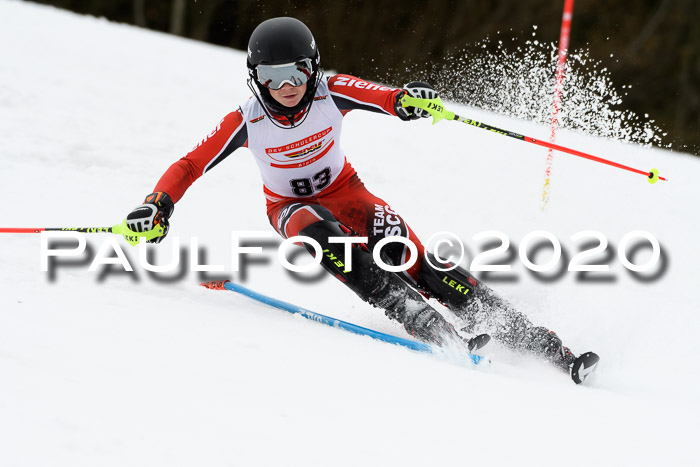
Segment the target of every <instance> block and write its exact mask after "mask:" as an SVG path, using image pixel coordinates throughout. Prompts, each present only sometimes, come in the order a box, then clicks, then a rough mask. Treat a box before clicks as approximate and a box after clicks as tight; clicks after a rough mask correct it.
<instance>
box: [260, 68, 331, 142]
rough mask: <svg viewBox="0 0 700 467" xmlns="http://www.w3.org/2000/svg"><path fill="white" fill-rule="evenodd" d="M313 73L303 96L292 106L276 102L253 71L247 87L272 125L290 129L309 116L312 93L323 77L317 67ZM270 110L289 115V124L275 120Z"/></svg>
mask: <svg viewBox="0 0 700 467" xmlns="http://www.w3.org/2000/svg"><path fill="white" fill-rule="evenodd" d="M315 75H316V76H315V77H314V76H312V79H310V80H309V81H307V84H309V86H307V89H306V93H304V97H302V98H301V101H300V102H299V103H298V104H297V105H295V106H294V107H285V106H283V105H282V104H280V103H279V102H277V101H276V100H275V99H274V98H273V97H272V95H271V94H270V91H269V90H268V89H267V88H266V87H264V86H262V85H261V84H260V83H258V82H257V80H256V79H255V76H254V74H253V73H250V74H249V78H248V88H249V89H250V90H251V92H252V93H253V95H254V96H255V98H256V99H257V100H258V102H259V103H260V105H261V106H262V108H263V110H264V111H265V114H266V115H267V117H268V118H269V119H270V121H271V122H272V123H273V125H275V126H276V127H278V128H283V129H291V128H296V127H297V126H299V125H301V124H302V123H304V121H305V120H306V117H308V116H309V111H310V110H311V105H312V104H313V102H314V95H315V94H316V89H317V88H318V83H320V82H321V78H322V77H323V70H322V69H320V68H319V70H318V71H317V72H315ZM253 83H255V85H253ZM304 110H306V113H305V114H304V117H303V118H302V119H301V120H300V121H299V122H294V120H293V117H294V115H296V114H298V113H299V112H302V111H304ZM270 112H272V113H275V114H277V115H284V116H288V117H291V118H290V119H289V126H287V125H282V124H280V123H279V122H278V121H277V119H276V118H274V117H273V116H272V115H271V114H270Z"/></svg>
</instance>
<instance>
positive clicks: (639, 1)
mask: <svg viewBox="0 0 700 467" xmlns="http://www.w3.org/2000/svg"><path fill="white" fill-rule="evenodd" d="M35 1H37V0H35ZM38 3H45V4H52V5H55V6H58V7H61V8H66V9H70V10H73V11H76V12H79V13H86V14H90V15H95V16H104V17H106V18H108V19H110V20H112V21H118V22H125V23H132V24H135V25H138V26H141V27H147V28H150V29H154V30H158V31H164V32H170V33H172V34H177V35H181V36H184V37H189V38H193V39H197V40H202V41H207V42H211V43H214V44H219V45H224V46H230V47H233V48H236V49H241V50H243V49H245V48H246V47H247V42H248V37H249V35H250V33H251V32H252V31H253V29H254V28H255V26H256V25H257V24H258V23H260V22H261V21H263V20H265V19H268V18H271V17H275V16H295V17H297V18H299V19H300V20H302V21H304V22H305V23H306V24H307V25H308V26H309V27H310V28H311V30H312V31H313V33H314V36H315V37H316V41H317V43H318V44H319V49H320V51H321V56H322V59H323V66H324V67H325V68H326V69H335V70H341V71H342V72H344V73H351V74H356V75H360V76H362V77H363V78H367V79H375V80H376V79H383V78H386V77H387V76H389V75H391V76H392V77H395V78H396V79H407V78H409V77H408V76H401V73H402V70H405V69H406V67H407V66H408V65H409V64H416V63H432V64H436V63H440V62H441V60H442V59H443V57H445V56H446V55H448V54H449V53H455V52H457V51H459V50H460V49H462V48H464V47H465V46H467V45H469V44H474V43H477V42H480V41H482V40H483V39H485V38H486V37H487V36H489V37H494V36H495V35H496V34H497V32H499V31H500V37H499V38H509V37H510V36H514V37H518V38H519V39H518V40H519V41H520V42H522V41H524V40H525V39H528V38H530V37H529V35H530V33H531V32H532V26H533V25H537V26H538V29H537V39H538V40H539V41H540V42H547V43H548V42H556V41H557V40H558V38H559V27H560V24H561V15H562V9H563V4H564V2H563V0H559V1H557V0H527V1H525V0H493V1H483V0H381V1H380V0H374V1H368V0H345V1H342V0H337V1H318V0H317V1H313V0H38ZM570 45H571V48H572V49H576V48H588V49H589V50H590V55H591V57H592V58H594V59H596V60H600V61H601V62H602V64H603V66H605V67H607V68H608V70H609V71H610V73H611V79H612V82H613V83H615V85H616V86H617V87H618V89H620V88H621V87H622V85H631V89H625V90H624V92H622V93H621V94H626V95H625V98H624V102H623V104H622V105H623V107H624V108H627V109H629V110H631V111H633V112H635V113H636V114H638V115H644V114H649V115H650V118H652V119H654V120H655V122H656V124H658V125H659V126H660V127H661V128H662V129H663V130H664V131H667V132H668V136H667V137H666V138H665V141H666V142H672V143H673V146H674V148H676V149H679V150H683V151H688V152H692V153H694V154H698V155H700V1H698V0H626V1H610V0H576V2H575V6H574V18H573V24H572V31H571V44H570ZM611 55H612V57H611Z"/></svg>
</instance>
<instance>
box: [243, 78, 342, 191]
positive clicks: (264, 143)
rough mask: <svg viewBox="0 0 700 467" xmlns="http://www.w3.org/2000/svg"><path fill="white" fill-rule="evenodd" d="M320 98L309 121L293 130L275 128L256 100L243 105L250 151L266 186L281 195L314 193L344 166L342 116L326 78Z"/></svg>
mask: <svg viewBox="0 0 700 467" xmlns="http://www.w3.org/2000/svg"><path fill="white" fill-rule="evenodd" d="M316 98H317V100H315V101H314V103H313V105H312V106H311V110H310V111H309V115H308V116H307V117H306V120H304V121H303V122H302V123H301V124H300V125H299V126H298V127H295V128H279V127H277V126H276V125H275V124H274V123H272V122H271V121H270V119H269V117H267V116H266V115H265V111H264V110H263V108H262V106H261V105H260V103H259V102H258V100H257V99H255V98H252V99H250V100H248V102H246V104H245V105H243V106H242V107H241V110H242V112H243V118H244V119H245V124H246V127H247V129H248V149H250V150H251V151H252V153H253V156H254V157H255V162H257V164H258V167H259V169H260V174H261V175H262V179H263V183H264V184H265V187H267V189H268V190H270V191H272V192H274V193H276V194H278V195H281V196H285V197H292V198H294V197H307V196H313V195H316V194H318V193H320V192H321V191H322V190H324V189H325V188H326V187H328V186H329V185H330V184H331V183H332V182H333V180H335V179H336V177H337V176H338V175H339V174H340V172H341V171H342V170H343V166H344V164H345V154H344V153H343V151H342V149H341V148H340V132H341V130H342V126H343V115H342V114H341V113H340V111H339V110H338V107H336V105H335V103H334V102H333V99H332V98H331V96H330V93H329V92H328V86H327V84H326V82H325V80H322V81H321V83H320V84H319V85H318V89H317V90H316ZM261 117H264V118H261Z"/></svg>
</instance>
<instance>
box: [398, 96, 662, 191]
mask: <svg viewBox="0 0 700 467" xmlns="http://www.w3.org/2000/svg"><path fill="white" fill-rule="evenodd" d="M401 105H402V106H404V107H418V108H420V109H423V110H426V111H427V112H429V113H430V114H431V115H432V116H433V125H434V124H436V123H437V122H439V121H440V120H456V121H458V122H462V123H466V124H467V125H471V126H474V127H477V128H483V129H484V130H487V131H491V132H494V133H498V134H499V135H505V136H510V137H511V138H515V139H518V140H520V141H525V142H526V143H532V144H537V145H539V146H544V147H546V148H550V149H555V150H557V151H561V152H565V153H567V154H571V155H574V156H578V157H583V158H584V159H589V160H592V161H595V162H600V163H601V164H607V165H610V166H612V167H617V168H618V169H624V170H628V171H630V172H634V173H637V174H640V175H644V176H645V177H647V179H648V181H649V183H651V184H654V183H656V182H657V181H659V180H667V179H666V178H664V177H661V176H659V171H658V169H651V170H650V171H649V172H645V171H643V170H639V169H635V168H633V167H628V166H626V165H622V164H618V163H617V162H613V161H609V160H607V159H603V158H602V157H597V156H593V155H591V154H586V153H585V152H581V151H577V150H575V149H569V148H567V147H564V146H560V145H558V144H554V143H548V142H546V141H541V140H539V139H535V138H532V137H530V136H524V135H521V134H519V133H515V132H513V131H510V130H503V129H501V128H497V127H495V126H491V125H488V124H486V123H482V122H477V121H476V120H472V119H470V118H465V117H460V116H459V115H457V114H455V113H454V112H450V111H449V110H447V109H446V108H445V106H444V105H443V103H442V100H441V99H440V98H439V97H437V98H435V99H418V98H415V97H411V96H403V97H402V98H401Z"/></svg>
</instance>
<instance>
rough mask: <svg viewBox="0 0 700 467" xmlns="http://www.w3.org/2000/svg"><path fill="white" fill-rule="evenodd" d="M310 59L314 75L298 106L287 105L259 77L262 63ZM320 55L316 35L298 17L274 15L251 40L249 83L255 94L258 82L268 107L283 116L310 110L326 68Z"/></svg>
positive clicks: (277, 63) (258, 27)
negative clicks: (274, 95)
mask: <svg viewBox="0 0 700 467" xmlns="http://www.w3.org/2000/svg"><path fill="white" fill-rule="evenodd" d="M304 59H310V60H311V64H312V74H311V77H310V78H309V80H308V81H307V85H306V93H305V94H304V96H303V97H302V99H301V101H300V102H299V103H298V104H297V105H296V106H294V107H285V106H283V105H282V104H280V103H279V102H277V101H276V100H275V99H273V98H272V96H271V95H270V91H269V89H267V88H266V87H265V86H263V85H262V84H260V83H259V82H258V80H257V76H256V71H255V69H256V67H257V66H258V65H281V64H284V63H294V62H297V61H300V60H304ZM320 61H321V60H320V55H319V53H318V48H317V47H316V41H315V40H314V36H313V34H311V31H310V30H309V28H307V27H306V25H305V24H304V23H302V22H301V21H299V20H298V19H296V18H290V17H286V16H284V17H280V18H272V19H268V20H267V21H263V22H262V23H260V24H259V25H258V26H257V27H256V28H255V30H254V31H253V33H252V34H251V35H250V40H249V41H248V76H249V77H250V79H249V81H248V85H249V86H250V88H251V89H252V90H253V92H254V93H255V89H253V87H252V85H251V82H252V83H255V85H256V87H257V89H258V91H259V93H260V97H261V98H262V100H263V103H264V104H265V106H267V107H268V108H269V109H270V110H272V111H273V112H274V113H276V114H279V115H295V114H297V113H299V112H301V111H303V110H305V109H307V108H308V107H309V106H310V105H311V103H312V102H313V98H314V94H316V88H317V87H318V83H319V81H320V80H321V75H322V74H323V71H322V70H321V68H320Z"/></svg>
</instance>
